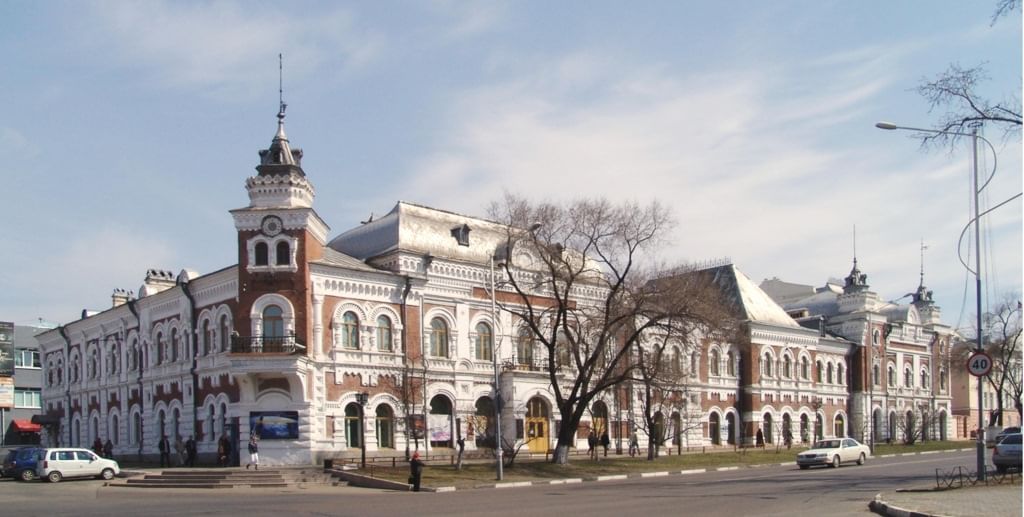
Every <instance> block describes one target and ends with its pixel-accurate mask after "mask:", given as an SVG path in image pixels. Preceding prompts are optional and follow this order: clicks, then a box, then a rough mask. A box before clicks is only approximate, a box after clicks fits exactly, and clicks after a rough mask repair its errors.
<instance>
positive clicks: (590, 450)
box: [587, 431, 597, 460]
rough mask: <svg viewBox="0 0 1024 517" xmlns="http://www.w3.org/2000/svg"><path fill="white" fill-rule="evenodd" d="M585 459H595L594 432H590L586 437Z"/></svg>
mask: <svg viewBox="0 0 1024 517" xmlns="http://www.w3.org/2000/svg"><path fill="white" fill-rule="evenodd" d="M587 457H589V458H591V459H595V460H596V459H597V435H596V434H594V431H590V434H589V435H587Z"/></svg>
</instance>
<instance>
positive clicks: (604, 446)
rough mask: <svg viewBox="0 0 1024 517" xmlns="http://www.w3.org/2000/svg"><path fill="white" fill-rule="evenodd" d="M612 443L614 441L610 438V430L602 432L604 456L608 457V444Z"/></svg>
mask: <svg viewBox="0 0 1024 517" xmlns="http://www.w3.org/2000/svg"><path fill="white" fill-rule="evenodd" d="M611 444H612V441H611V440H610V439H609V438H608V431H605V432H604V433H602V434H601V447H602V448H604V457H605V458H607V457H608V446H609V445H611Z"/></svg>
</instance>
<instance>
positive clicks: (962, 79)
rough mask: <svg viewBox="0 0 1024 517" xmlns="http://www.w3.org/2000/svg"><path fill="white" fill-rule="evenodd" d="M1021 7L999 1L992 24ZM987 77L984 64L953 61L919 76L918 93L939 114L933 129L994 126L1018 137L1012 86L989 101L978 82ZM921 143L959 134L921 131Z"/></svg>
mask: <svg viewBox="0 0 1024 517" xmlns="http://www.w3.org/2000/svg"><path fill="white" fill-rule="evenodd" d="M1019 8H1020V0H998V2H997V3H996V11H995V13H994V14H993V15H992V25H994V24H995V23H996V21H998V20H999V19H1000V18H1002V17H1003V16H1006V15H1008V14H1010V13H1011V12H1013V11H1016V10H1017V9H1019ZM988 79H989V77H988V74H987V73H986V72H985V68H984V65H983V64H981V65H978V66H975V67H973V68H963V67H961V66H960V65H959V64H952V65H950V66H949V68H948V69H947V70H946V71H945V72H943V73H941V74H939V75H937V76H936V77H934V78H931V79H922V80H921V84H920V85H919V86H918V87H917V92H918V93H919V94H921V96H922V97H924V98H925V99H926V100H927V101H928V103H929V104H930V111H936V110H938V111H941V112H942V114H941V115H940V118H939V120H938V122H937V123H936V124H935V125H934V128H935V129H936V130H939V131H949V132H955V133H968V134H969V133H970V132H971V131H972V130H973V129H974V128H976V127H982V126H995V127H997V128H999V129H1001V130H1002V131H1003V136H1004V138H1008V137H1012V136H1017V137H1019V136H1020V129H1021V104H1020V97H1019V95H1018V94H1017V93H1016V92H1017V91H1019V89H1018V88H1014V89H1013V90H1012V93H1009V94H1007V96H1006V97H1005V98H1004V99H1003V100H1001V101H998V102H993V101H990V100H989V99H986V98H985V97H982V96H981V94H979V93H978V85H979V83H982V82H984V81H987V80H988ZM919 137H920V138H921V142H922V144H923V145H926V146H927V145H929V144H936V145H939V146H945V145H947V144H948V145H950V146H952V145H954V144H955V143H956V142H957V141H958V140H959V139H960V138H961V136H959V135H950V134H948V133H940V134H935V133H921V134H919Z"/></svg>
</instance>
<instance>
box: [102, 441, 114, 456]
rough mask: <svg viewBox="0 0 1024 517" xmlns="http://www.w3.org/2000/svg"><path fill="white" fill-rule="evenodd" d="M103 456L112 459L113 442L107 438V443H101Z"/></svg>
mask: <svg viewBox="0 0 1024 517" xmlns="http://www.w3.org/2000/svg"><path fill="white" fill-rule="evenodd" d="M103 457H104V458H107V459H108V460H112V459H114V442H112V441H110V438H107V443H105V444H103Z"/></svg>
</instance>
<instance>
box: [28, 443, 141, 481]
mask: <svg viewBox="0 0 1024 517" xmlns="http://www.w3.org/2000/svg"><path fill="white" fill-rule="evenodd" d="M119 472H121V468H120V467H119V466H118V465H117V462H116V461H114V460H108V459H106V458H101V457H99V456H97V455H96V454H94V453H93V452H92V451H90V450H88V449H74V448H55V449H43V453H42V455H41V457H40V459H39V463H38V464H37V465H36V474H37V475H38V476H39V479H45V480H47V481H50V482H51V483H56V482H58V481H60V480H61V479H64V478H78V477H97V478H100V479H112V478H113V477H114V476H116V475H117V474H118V473H119Z"/></svg>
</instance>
